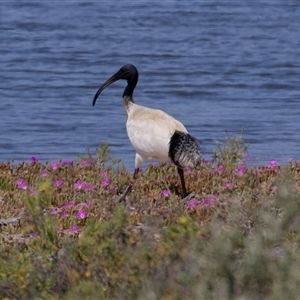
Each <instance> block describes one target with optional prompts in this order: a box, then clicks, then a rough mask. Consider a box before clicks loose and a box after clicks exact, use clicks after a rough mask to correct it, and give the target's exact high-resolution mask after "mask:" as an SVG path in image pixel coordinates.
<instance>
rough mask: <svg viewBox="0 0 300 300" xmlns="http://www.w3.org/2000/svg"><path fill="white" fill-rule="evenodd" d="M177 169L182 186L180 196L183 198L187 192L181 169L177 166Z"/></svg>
mask: <svg viewBox="0 0 300 300" xmlns="http://www.w3.org/2000/svg"><path fill="white" fill-rule="evenodd" d="M177 171H178V174H179V177H180V181H181V186H182V198H185V197H186V196H187V195H188V193H187V191H186V187H185V181H184V174H183V169H182V168H180V167H177Z"/></svg>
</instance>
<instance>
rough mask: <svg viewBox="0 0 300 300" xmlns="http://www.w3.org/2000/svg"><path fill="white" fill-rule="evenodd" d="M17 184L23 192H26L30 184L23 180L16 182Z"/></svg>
mask: <svg viewBox="0 0 300 300" xmlns="http://www.w3.org/2000/svg"><path fill="white" fill-rule="evenodd" d="M15 184H17V186H18V188H19V189H21V190H26V189H27V188H28V186H29V183H28V182H27V181H25V180H24V179H22V178H20V179H17V180H16V181H15Z"/></svg>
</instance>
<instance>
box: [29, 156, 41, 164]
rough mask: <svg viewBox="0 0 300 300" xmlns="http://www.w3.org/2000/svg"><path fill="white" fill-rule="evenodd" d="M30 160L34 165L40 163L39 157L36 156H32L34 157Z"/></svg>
mask: <svg viewBox="0 0 300 300" xmlns="http://www.w3.org/2000/svg"><path fill="white" fill-rule="evenodd" d="M30 160H31V161H32V162H33V163H38V162H39V159H38V158H37V157H35V156H32V157H31V158H30Z"/></svg>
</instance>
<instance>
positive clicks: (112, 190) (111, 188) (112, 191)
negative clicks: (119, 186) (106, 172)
mask: <svg viewBox="0 0 300 300" xmlns="http://www.w3.org/2000/svg"><path fill="white" fill-rule="evenodd" d="M108 191H109V192H110V193H114V192H115V191H116V188H114V187H110V188H109V189H108Z"/></svg>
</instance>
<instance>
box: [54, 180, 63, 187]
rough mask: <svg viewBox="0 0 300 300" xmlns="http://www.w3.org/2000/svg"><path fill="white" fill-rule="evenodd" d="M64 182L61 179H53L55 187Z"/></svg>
mask: <svg viewBox="0 0 300 300" xmlns="http://www.w3.org/2000/svg"><path fill="white" fill-rule="evenodd" d="M63 183H64V182H63V181H62V180H55V181H54V182H53V184H54V185H55V186H57V187H59V186H61V185H62V184H63Z"/></svg>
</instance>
